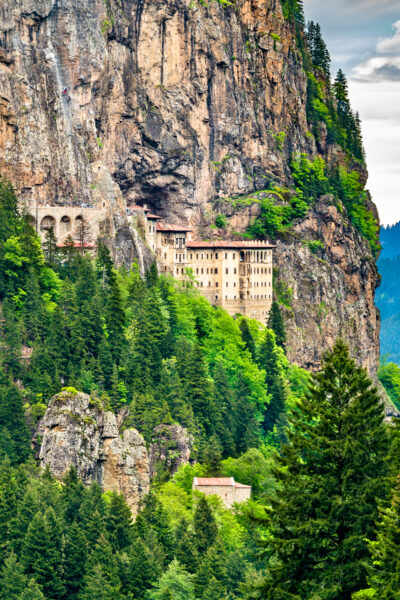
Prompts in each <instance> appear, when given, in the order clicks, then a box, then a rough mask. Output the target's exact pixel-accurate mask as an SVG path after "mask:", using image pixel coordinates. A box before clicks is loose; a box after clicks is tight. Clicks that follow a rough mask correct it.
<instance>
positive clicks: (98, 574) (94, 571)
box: [79, 563, 124, 600]
mask: <svg viewBox="0 0 400 600" xmlns="http://www.w3.org/2000/svg"><path fill="white" fill-rule="evenodd" d="M123 598H124V596H123V595H122V594H121V592H120V585H119V584H118V583H117V584H116V583H115V582H112V581H110V579H109V578H108V576H107V573H106V568H105V567H104V566H103V565H102V564H100V563H96V564H95V565H94V566H93V567H92V568H91V569H90V570H89V572H88V573H87V575H85V578H84V586H83V589H82V591H81V593H80V595H79V600H123Z"/></svg>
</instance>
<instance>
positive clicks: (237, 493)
mask: <svg viewBox="0 0 400 600" xmlns="http://www.w3.org/2000/svg"><path fill="white" fill-rule="evenodd" d="M193 489H194V490H198V491H199V492H203V494H206V496H209V495H210V494H214V495H215V496H219V497H220V498H221V500H222V501H223V502H224V504H225V505H226V506H227V507H228V508H231V506H232V505H233V504H234V502H245V501H246V500H248V499H249V498H250V496H251V485H244V484H243V483H237V482H236V481H235V480H234V478H233V477H195V478H194V479H193Z"/></svg>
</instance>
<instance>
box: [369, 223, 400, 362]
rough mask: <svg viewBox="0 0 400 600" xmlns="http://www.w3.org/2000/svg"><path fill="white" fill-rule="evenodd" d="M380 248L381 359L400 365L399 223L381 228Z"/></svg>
mask: <svg viewBox="0 0 400 600" xmlns="http://www.w3.org/2000/svg"><path fill="white" fill-rule="evenodd" d="M381 244H382V252H381V256H380V258H379V260H378V268H379V273H380V275H381V277H382V282H381V285H380V287H379V288H378V289H377V292H376V296H375V302H376V305H377V307H378V308H379V310H380V312H381V319H382V325H381V356H382V357H384V356H387V358H388V360H390V361H393V362H396V363H398V364H400V346H399V338H400V222H398V223H395V224H394V225H391V226H388V227H381Z"/></svg>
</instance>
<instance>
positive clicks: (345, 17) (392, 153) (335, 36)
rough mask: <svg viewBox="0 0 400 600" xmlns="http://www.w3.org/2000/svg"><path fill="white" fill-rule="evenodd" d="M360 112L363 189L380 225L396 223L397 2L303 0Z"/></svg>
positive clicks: (399, 168) (399, 173)
mask: <svg viewBox="0 0 400 600" xmlns="http://www.w3.org/2000/svg"><path fill="white" fill-rule="evenodd" d="M304 8H305V13H306V20H311V19H312V20H314V21H317V22H319V23H320V25H321V28H322V34H323V36H324V39H325V41H326V43H327V45H328V49H329V51H330V53H331V57H332V73H333V74H335V73H336V71H337V69H338V68H339V67H341V68H342V69H343V71H344V72H345V73H346V75H347V77H348V80H349V88H350V97H351V102H352V105H353V108H354V109H356V110H358V111H359V112H360V116H361V119H362V121H363V136H364V143H365V148H366V151H367V164H368V170H369V183H368V187H369V189H370V190H371V192H372V197H373V200H374V202H375V204H376V205H377V206H378V209H379V214H380V217H381V222H382V224H384V225H387V224H390V223H395V222H396V221H400V0H304Z"/></svg>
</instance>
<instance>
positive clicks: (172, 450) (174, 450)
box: [149, 424, 193, 479]
mask: <svg viewBox="0 0 400 600" xmlns="http://www.w3.org/2000/svg"><path fill="white" fill-rule="evenodd" d="M192 444H193V440H192V438H191V436H189V435H188V432H187V430H186V429H184V428H183V427H181V425H164V424H161V425H157V427H155V428H154V434H153V439H152V443H151V445H150V452H149V460H150V476H151V478H152V479H153V478H154V477H157V476H158V477H161V478H162V477H163V476H166V475H173V474H174V473H176V471H177V470H178V469H179V467H180V466H181V465H184V464H188V462H189V459H190V454H191V451H192Z"/></svg>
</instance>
